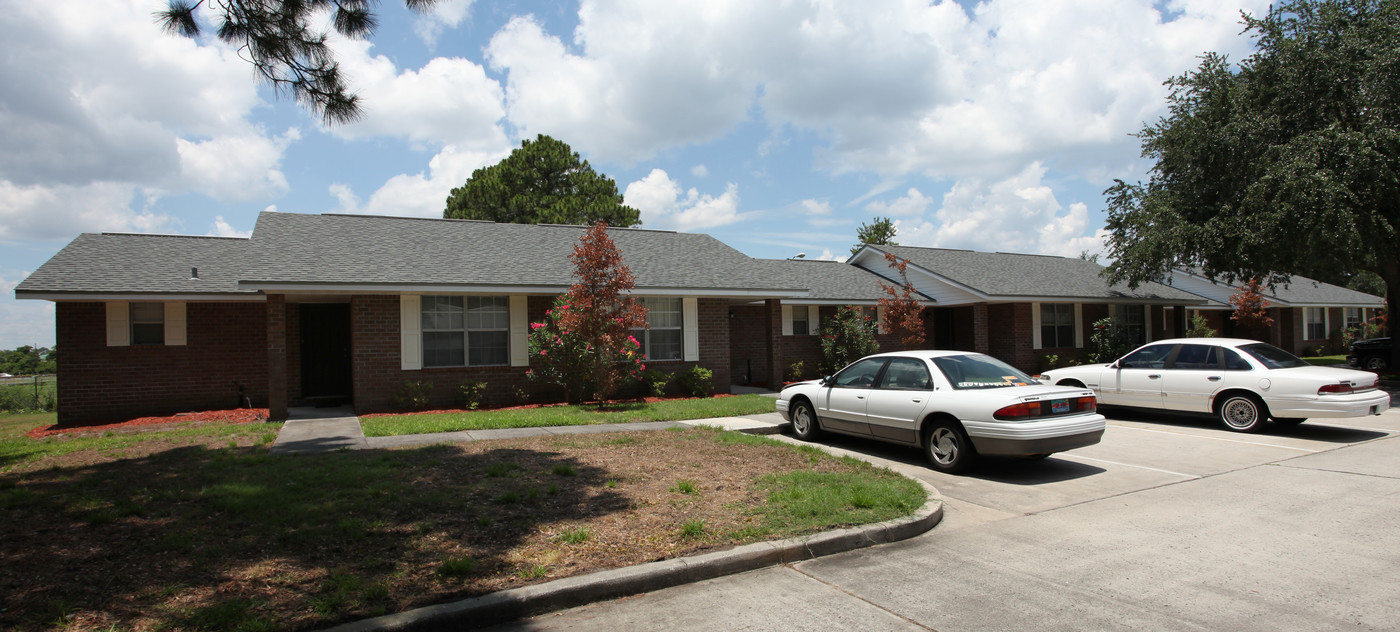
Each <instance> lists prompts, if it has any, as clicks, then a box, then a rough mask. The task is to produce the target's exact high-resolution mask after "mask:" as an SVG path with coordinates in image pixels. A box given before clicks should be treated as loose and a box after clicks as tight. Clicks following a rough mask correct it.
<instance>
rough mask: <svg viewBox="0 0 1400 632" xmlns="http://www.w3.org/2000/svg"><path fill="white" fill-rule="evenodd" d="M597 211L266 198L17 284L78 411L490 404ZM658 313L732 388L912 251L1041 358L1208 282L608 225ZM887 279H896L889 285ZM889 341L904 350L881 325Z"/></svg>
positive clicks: (867, 298)
mask: <svg viewBox="0 0 1400 632" xmlns="http://www.w3.org/2000/svg"><path fill="white" fill-rule="evenodd" d="M582 234H583V228H582V227H579V226H554V225H522V224H496V223H491V222H481V221H469V220H440V219H411V218H394V217H372V216H358V215H302V214H292V213H274V212H265V213H262V214H261V215H260V216H259V218H258V222H257V225H256V226H255V228H254V230H253V234H252V236H251V237H249V238H220V237H190V236H172V235H134V234H83V235H80V236H79V237H78V238H77V239H75V240H74V241H73V242H72V243H70V244H69V245H68V246H66V247H65V248H64V249H63V250H61V251H60V252H59V253H57V254H56V255H54V257H53V258H52V259H50V260H49V261H48V262H46V263H45V264H44V265H43V266H42V267H40V268H39V270H37V271H35V272H34V273H33V274H32V275H30V276H29V277H28V278H26V279H25V280H24V281H23V282H22V283H20V284H19V286H18V287H17V288H16V289H15V294H16V296H17V297H18V298H27V299H40V300H50V301H53V302H54V303H55V304H56V328H57V331H56V334H57V346H58V350H59V360H58V367H59V383H60V385H61V387H60V388H59V390H58V417H59V423H61V424H75V423H84V422H92V421H104V420H115V419H121V418H129V417H134V416H141V415H153V414H169V413H173V412H180V411H190V410H200V409H219V408H230V407H234V406H238V405H253V406H266V407H268V408H270V409H271V411H272V413H271V414H272V416H273V418H274V419H280V418H285V416H286V414H287V408H288V407H289V406H297V405H306V404H314V403H320V402H334V401H345V402H349V403H351V404H352V405H353V406H354V408H355V410H356V411H357V412H360V413H366V412H375V411H383V410H389V409H392V407H393V397H394V395H395V394H396V393H397V392H398V391H399V390H400V389H401V388H402V387H403V385H404V383H406V382H408V381H421V382H431V383H432V384H433V390H432V393H431V399H432V401H433V403H434V404H438V405H443V406H450V405H452V403H453V402H455V399H456V391H457V388H458V386H459V385H460V384H461V383H462V382H464V381H466V380H474V381H476V380H479V381H484V382H486V383H487V385H488V390H487V394H486V400H487V402H486V403H488V404H503V403H509V402H512V401H515V399H516V397H517V393H519V392H525V393H531V394H532V395H534V396H536V397H551V396H554V395H556V394H554V393H552V390H551V389H549V388H548V387H547V386H545V385H541V384H538V383H534V382H531V381H530V380H529V379H528V378H527V377H526V375H525V371H526V370H527V369H528V368H529V357H528V343H527V338H528V335H527V332H528V327H529V323H531V322H538V321H540V320H542V319H543V318H544V313H545V311H546V310H547V309H549V306H550V305H551V302H552V300H553V298H554V297H555V296H557V295H559V294H561V293H563V292H565V291H567V289H568V287H569V285H570V284H571V283H572V281H573V279H572V273H573V265H572V263H571V262H570V261H569V254H570V253H571V252H572V250H573V247H574V245H575V244H576V243H577V242H578V239H579V237H580V236H581V235H582ZM609 235H610V236H611V238H612V239H613V241H614V242H615V243H616V244H617V247H618V249H619V250H620V251H621V253H622V256H623V259H624V262H625V263H626V264H627V265H628V266H629V267H630V268H631V269H632V272H633V273H634V275H635V277H636V288H635V290H634V292H633V295H634V296H636V297H638V298H640V299H642V300H643V302H644V303H645V305H646V307H647V308H648V311H649V316H648V321H649V329H647V330H645V331H640V332H638V333H639V336H638V338H639V339H640V340H641V341H642V343H643V350H644V351H645V352H646V354H647V356H648V360H647V364H648V366H649V367H653V368H661V369H666V370H672V371H679V370H683V369H685V368H687V367H689V366H694V365H698V366H701V367H705V368H707V369H709V370H711V371H712V372H713V375H714V378H713V379H714V387H715V390H716V391H717V392H729V391H730V389H731V385H733V384H755V385H765V386H775V385H778V384H780V383H781V382H782V381H783V380H784V379H785V378H786V377H791V375H790V374H791V372H792V368H793V364H794V363H795V362H797V361H802V363H803V366H804V377H806V378H812V377H817V365H818V364H819V363H820V353H819V344H818V340H819V338H818V336H817V335H816V333H817V331H818V330H819V328H820V327H821V323H822V322H823V321H824V320H825V319H828V318H831V316H832V315H833V314H834V313H835V310H836V309H837V308H838V307H839V306H842V305H857V306H861V307H864V308H867V309H869V310H871V312H872V315H877V312H878V309H877V307H876V303H877V301H878V299H879V298H880V297H881V296H883V295H884V292H883V291H882V290H881V289H880V281H882V280H887V279H892V278H894V277H893V271H892V270H890V269H889V268H888V265H887V262H886V261H885V259H884V252H886V251H888V252H891V253H893V254H895V255H896V256H899V257H903V258H906V259H908V260H909V261H910V265H909V267H908V276H909V279H910V281H911V282H912V283H913V284H914V285H915V287H916V289H918V290H919V291H920V292H921V293H922V295H923V299H925V304H926V306H927V307H926V308H925V322H926V323H927V327H928V331H927V342H926V346H928V347H932V348H950V349H965V350H973V351H981V352H985V353H989V354H991V355H994V356H997V357H1000V358H1002V359H1004V360H1007V361H1008V362H1011V363H1012V364H1015V365H1017V366H1019V367H1021V368H1023V369H1026V370H1031V371H1034V370H1036V369H1038V368H1039V367H1038V366H1037V365H1038V363H1039V362H1040V361H1041V360H1040V356H1043V355H1044V354H1046V353H1064V354H1069V355H1070V356H1073V355H1075V354H1076V353H1078V352H1080V351H1081V350H1082V349H1083V348H1084V347H1085V344H1086V341H1087V339H1088V335H1087V333H1086V332H1087V331H1088V329H1089V324H1090V323H1092V322H1093V321H1094V320H1097V319H1098V318H1101V317H1103V316H1107V315H1110V314H1117V315H1121V316H1123V317H1124V318H1126V319H1129V321H1130V322H1131V323H1134V324H1135V326H1136V327H1137V328H1138V330H1139V331H1140V338H1141V339H1142V340H1143V341H1146V340H1150V339H1157V338H1162V337H1166V336H1170V335H1177V334H1180V333H1181V332H1182V331H1183V329H1184V322H1185V311H1184V310H1185V309H1187V308H1188V307H1189V308H1206V307H1209V306H1210V301H1209V300H1208V299H1206V298H1202V297H1201V296H1199V295H1196V294H1191V293H1188V292H1185V291H1182V290H1181V289H1177V288H1173V287H1168V286H1166V285H1162V284H1156V283H1147V284H1143V285H1142V286H1140V287H1139V288H1137V289H1136V290H1130V289H1128V288H1127V287H1116V286H1114V287H1110V286H1108V285H1106V284H1105V283H1104V282H1103V281H1102V279H1101V278H1100V277H1099V276H1098V273H1099V271H1100V270H1101V269H1102V268H1101V267H1099V266H1097V265H1095V264H1093V263H1090V262H1087V261H1081V260H1079V259H1067V258H1062V257H1045V256H1035V255H1014V254H1005V253H979V252H971V251H962V250H943V249H929V248H909V247H900V246H866V247H864V248H863V249H862V250H861V251H860V252H858V253H857V254H856V255H855V256H854V257H853V258H852V260H851V261H850V262H848V263H836V262H824V261H804V260H767V259H754V258H751V257H748V256H746V255H744V254H743V253H740V252H739V251H737V250H734V249H733V248H730V247H729V246H727V245H725V244H723V243H721V242H719V241H718V240H716V239H714V238H713V237H710V236H708V235H704V234H696V233H676V232H669V231H655V230H644V229H610V230H609ZM887 282H888V281H887ZM878 339H879V341H880V344H881V348H882V350H893V349H898V348H900V345H899V342H898V340H897V339H896V337H895V336H894V335H890V334H885V333H883V332H882V334H881V335H880V336H878Z"/></svg>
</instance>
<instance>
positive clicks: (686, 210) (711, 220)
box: [622, 169, 743, 230]
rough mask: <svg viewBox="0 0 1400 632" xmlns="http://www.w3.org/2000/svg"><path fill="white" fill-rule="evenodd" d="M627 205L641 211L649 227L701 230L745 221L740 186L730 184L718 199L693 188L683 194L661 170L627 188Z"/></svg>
mask: <svg viewBox="0 0 1400 632" xmlns="http://www.w3.org/2000/svg"><path fill="white" fill-rule="evenodd" d="M622 196H623V200H624V202H625V203H626V204H627V205H628V206H631V207H633V208H636V209H637V210H638V211H641V216H642V225H643V226H646V227H647V228H673V229H677V230H698V229H701V228H713V227H715V226H724V225H726V224H733V223H734V222H737V221H739V220H741V219H743V217H742V215H741V214H740V213H739V186H738V185H736V184H734V183H732V182H731V183H729V185H728V186H726V187H725V189H724V193H721V194H720V195H718V196H713V195H710V194H707V193H705V194H702V193H700V192H699V191H698V190H696V189H694V188H691V189H688V190H684V191H682V189H681V185H680V183H678V182H676V181H675V180H672V179H671V177H670V176H668V175H666V172H665V171H663V170H661V169H652V170H651V173H649V174H647V176H646V177H645V178H642V179H641V180H638V181H636V182H633V183H631V184H629V185H627V190H626V191H625V192H623V194H622Z"/></svg>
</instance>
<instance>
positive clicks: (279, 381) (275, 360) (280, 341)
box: [267, 294, 287, 421]
mask: <svg viewBox="0 0 1400 632" xmlns="http://www.w3.org/2000/svg"><path fill="white" fill-rule="evenodd" d="M267 419H268V421H286V419H287V297H285V296H283V295H281V294H272V295H269V296H268V297H267Z"/></svg>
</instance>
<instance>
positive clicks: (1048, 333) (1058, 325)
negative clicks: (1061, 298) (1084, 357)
mask: <svg viewBox="0 0 1400 632" xmlns="http://www.w3.org/2000/svg"><path fill="white" fill-rule="evenodd" d="M1040 346H1041V347H1043V348H1046V349H1057V348H1061V347H1073V346H1074V305H1071V304H1068V303H1042V304H1041V305H1040Z"/></svg>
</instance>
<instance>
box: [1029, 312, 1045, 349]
mask: <svg viewBox="0 0 1400 632" xmlns="http://www.w3.org/2000/svg"><path fill="white" fill-rule="evenodd" d="M1040 322H1041V321H1040V303H1031V348H1032V349H1043V348H1044V347H1045V341H1043V340H1041V338H1040Z"/></svg>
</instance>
